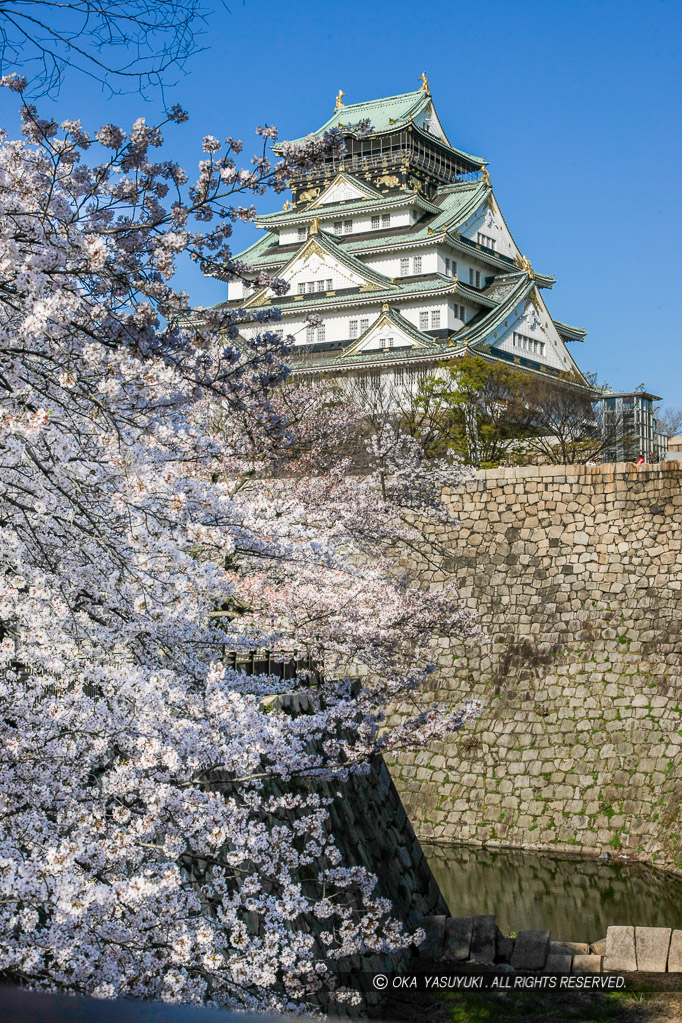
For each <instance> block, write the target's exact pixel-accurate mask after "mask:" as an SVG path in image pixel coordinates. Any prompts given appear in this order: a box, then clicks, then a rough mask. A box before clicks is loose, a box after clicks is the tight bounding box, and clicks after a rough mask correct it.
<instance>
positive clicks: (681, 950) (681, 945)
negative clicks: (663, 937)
mask: <svg viewBox="0 0 682 1023" xmlns="http://www.w3.org/2000/svg"><path fill="white" fill-rule="evenodd" d="M668 973H682V931H673V933H672V935H671V938H670V948H669V949H668Z"/></svg>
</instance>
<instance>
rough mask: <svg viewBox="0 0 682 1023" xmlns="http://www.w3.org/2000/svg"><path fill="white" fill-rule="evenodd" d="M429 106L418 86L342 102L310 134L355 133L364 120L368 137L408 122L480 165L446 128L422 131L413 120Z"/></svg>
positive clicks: (473, 165) (427, 93)
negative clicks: (439, 133) (368, 126)
mask: <svg viewBox="0 0 682 1023" xmlns="http://www.w3.org/2000/svg"><path fill="white" fill-rule="evenodd" d="M428 106H431V107H432V108H433V111H434V113H435V105H434V103H433V99H432V97H431V93H430V91H429V90H427V89H423V88H421V89H417V90H416V91H415V92H405V93H400V94H398V95H396V96H386V97H384V98H383V99H374V100H366V101H363V102H360V103H348V104H341V105H340V106H338V107H337V108H336V109H335V110H334V112H333V114H332V116H331V117H330V118H329V119H328V120H327V121H325V123H324V124H323V125H322V126H321V127H320V128H317V129H316V130H315V131H313V132H310V135H312V136H313V137H316V138H319V137H320V136H322V135H324V133H325V132H327V131H329V130H331V129H332V128H341V130H342V131H343V132H344V133H346V134H348V135H354V136H356V137H357V135H358V133H357V132H356V131H355V130H354V128H355V126H356V125H357V124H358V123H359V122H361V121H367V120H369V121H370V123H371V125H372V130H371V132H370V137H376V136H379V135H384V134H389V133H394V132H396V131H399V130H400V129H401V128H405V127H407V126H408V125H410V126H411V127H412V128H413V129H414V130H416V131H417V132H418V133H419V134H420V136H421V137H423V138H426V139H428V141H429V142H434V143H440V145H442V146H443V147H444V148H446V149H448V150H449V151H450V152H452V153H453V154H454V155H456V156H457V157H459V158H460V159H461V160H462V161H463V162H465V163H469V164H471V168H472V170H476V169H480V168H481V167H483V166H484V165H485V163H486V161H485V160H484V159H483V157H480V156H474V155H473V154H472V153H465V152H464V150H461V149H456V148H455V147H454V146H453V145H451V143H450V141H449V139H448V138H447V136H446V135H445V132H443V138H439V137H438V136H437V135H432V134H430V133H429V132H426V131H424V130H423V129H422V128H420V127H419V126H418V125H417V124H415V123H414V119H415V118H416V117H417V116H418V115H419V114H421V113H422V112H423V111H424V110H425V109H426V108H427V107H428ZM391 115H392V116H391ZM436 116H437V115H436ZM441 130H442V129H441ZM307 137H308V136H303V137H301V138H298V139H293V140H292V144H293V145H300V144H302V143H304V142H305V140H306V138H307ZM275 151H276V152H280V151H281V145H279V144H276V145H275Z"/></svg>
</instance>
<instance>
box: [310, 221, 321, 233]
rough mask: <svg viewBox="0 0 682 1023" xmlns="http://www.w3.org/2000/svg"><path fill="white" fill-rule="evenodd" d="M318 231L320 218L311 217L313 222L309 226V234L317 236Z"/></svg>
mask: <svg viewBox="0 0 682 1023" xmlns="http://www.w3.org/2000/svg"><path fill="white" fill-rule="evenodd" d="M319 230H320V218H319V217H313V222H312V224H311V225H310V233H311V234H318V233H319Z"/></svg>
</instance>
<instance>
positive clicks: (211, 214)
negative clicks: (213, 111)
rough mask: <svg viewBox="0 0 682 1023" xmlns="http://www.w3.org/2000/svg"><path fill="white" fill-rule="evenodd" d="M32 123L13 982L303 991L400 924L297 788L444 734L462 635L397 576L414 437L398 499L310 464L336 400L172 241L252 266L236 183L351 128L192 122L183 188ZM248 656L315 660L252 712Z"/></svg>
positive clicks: (0, 467) (11, 458) (12, 671)
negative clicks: (439, 672)
mask: <svg viewBox="0 0 682 1023" xmlns="http://www.w3.org/2000/svg"><path fill="white" fill-rule="evenodd" d="M3 84H6V85H9V87H10V88H13V89H15V91H18V92H21V91H22V82H21V80H18V79H16V78H10V79H6V80H4V83H3ZM184 119H185V115H184V114H183V112H182V111H181V110H179V109H177V108H175V109H173V110H172V111H171V112H170V114H169V120H170V121H177V122H180V121H182V120H184ZM23 131H24V135H25V138H24V140H22V141H12V140H10V139H8V138H6V137H5V138H3V139H2V141H1V143H0V206H1V215H0V531H1V532H0V536H1V540H2V547H1V550H2V555H1V557H2V569H1V572H0V628H1V634H0V652H1V656H2V661H1V664H0V687H1V691H2V701H3V712H2V716H1V718H0V813H1V822H2V825H1V829H0V916H1V918H2V920H1V933H2V938H0V970H2V971H3V976H4V977H5V978H6V979H7V978H10V979H13V980H15V981H16V980H18V981H19V982H21V983H27V984H31V985H35V986H39V987H47V988H60V989H66V990H71V991H78V992H84V993H88V994H96V995H100V996H111V997H113V996H129V997H140V998H157V999H164V1000H168V1001H187V1002H211V1003H214V1004H218V1005H251V1006H273V1007H280V1008H281V1007H283V1006H291V1005H292V1004H294V1003H295V1004H297V1005H305V1004H306V999H307V998H308V997H309V995H310V994H311V992H314V990H315V987H316V985H318V984H319V983H320V978H323V977H324V976H325V974H326V973H327V972H328V966H329V962H330V961H331V960H333V959H335V958H340V957H344V956H347V955H349V954H353V953H356V952H366V951H371V950H387V949H391V948H397V947H400V946H402V945H404V944H405V943H406V942H408V941H409V940H410V938H409V936H407V935H406V934H405V933H404V932H403V929H402V927H401V926H400V925H399V924H398V923H397V922H396V921H395V920H393V919H392V917H391V913H390V906H389V905H387V904H386V903H385V902H384V901H382V900H380V899H377V898H376V897H375V896H374V895H373V888H374V880H373V878H372V877H371V876H370V875H368V874H367V873H366V872H364V871H362V870H359V869H356V868H348V867H345V866H344V864H343V863H342V862H341V859H340V855H339V853H338V851H337V849H336V848H335V846H334V843H333V840H332V838H331V835H330V831H329V828H328V826H327V808H326V805H325V801H324V800H323V799H322V798H321V796H320V795H319V793H317V792H316V791H315V786H314V784H311V779H312V780H313V781H314V779H315V778H326V779H329V778H335V777H339V778H342V777H344V775H345V774H347V772H349V771H361V770H363V769H364V765H366V762H367V758H368V756H369V755H370V754H372V753H374V752H376V751H380V750H382V749H386V748H400V747H402V746H406V745H419V744H422V743H425V742H426V741H428V739H429V738H430V737H432V736H434V735H441V734H444V732H446V731H448V730H456V729H457V728H459V727H461V725H462V723H463V722H464V720H466V719H467V717H469V716H471V715H472V714H473V713H475V711H476V707H475V706H474V705H470V706H466V707H464V708H460V709H457V710H455V711H448V710H446V709H444V708H441V707H439V706H436V705H429V706H428V708H427V709H426V710H423V709H419V707H418V705H417V703H416V702H414V701H415V695H416V691H417V689H418V687H419V685H420V683H421V682H422V681H423V679H424V677H425V675H426V674H428V671H429V663H428V662H429V652H430V647H431V642H432V637H433V636H440V635H444V634H453V633H462V632H463V631H466V630H468V629H470V628H472V627H473V626H472V623H471V622H470V620H469V618H468V617H467V616H466V615H465V614H463V613H462V612H461V611H460V610H459V609H458V608H457V605H456V603H455V600H454V595H453V594H452V593H450V592H448V591H444V592H441V593H438V594H433V593H426V592H421V591H419V590H417V589H415V588H414V587H413V586H412V585H411V582H410V580H409V579H408V578H404V577H403V576H402V575H401V574H400V573H399V572H398V571H397V570H396V564H395V558H396V554H395V551H396V549H400V548H401V546H402V548H403V551H404V545H405V544H409V543H413V542H417V539H418V534H417V533H416V531H415V529H414V527H413V526H412V525H410V522H409V521H408V517H406V516H405V515H404V514H403V513H402V511H401V505H402V504H403V503H404V498H405V496H406V494H407V493H408V491H409V493H410V495H411V498H412V503H414V501H415V500H416V499H417V498H418V496H419V494H420V492H421V483H420V480H421V479H422V475H420V473H421V467H420V463H419V457H418V453H415V451H411V452H410V451H408V452H407V453H405V452H404V451H402V452H400V451H399V450H398V448H399V445H397V443H396V441H395V438H394V437H391V436H389V435H388V433H387V434H386V435H385V436H379V437H377V438H375V440H374V442H373V443H374V450H375V452H378V454H379V456H380V458H381V462H382V466H383V469H384V470H385V468H386V465H387V460H388V461H390V457H394V463H395V465H394V469H395V471H394V472H393V474H392V475H391V474H389V476H390V478H391V480H392V481H393V482H392V483H391V485H389V486H388V487H387V486H386V476H385V472H384V477H383V479H384V485H383V487H381V486H379V485H378V483H377V479H376V477H375V475H373V474H371V473H370V474H368V475H367V474H366V475H364V476H362V477H361V478H351V477H349V476H348V474H347V473H346V472H345V471H344V464H343V462H342V461H341V462H333V463H332V464H326V465H323V466H322V467H320V466H319V464H318V465H317V467H316V463H315V458H314V452H315V450H316V447H319V444H318V441H319V439H320V438H321V437H322V438H325V437H333V438H336V439H337V440H338V438H339V437H340V436H341V435H342V432H343V430H345V429H346V428H347V427H348V424H349V422H350V420H351V418H352V415H351V414H350V413H349V411H348V407H347V406H346V405H344V403H343V402H341V403H338V404H336V405H335V404H334V403H329V402H325V401H318V400H316V399H314V396H311V394H310V393H309V392H306V391H305V390H303V391H301V392H298V394H297V396H296V397H295V398H292V397H291V396H289V397H286V392H282V391H277V390H276V389H277V387H278V385H279V384H281V382H282V381H283V379H284V377H285V376H286V368H285V365H284V363H285V358H286V349H285V347H284V346H283V343H282V342H281V341H280V340H279V339H278V337H277V335H276V334H275V333H272V332H270V331H268V329H267V327H268V322H267V321H268V320H273V321H274V320H277V318H278V313H277V311H276V310H274V309H273V310H272V312H269V313H267V314H264V315H263V320H264V321H265V322H264V323H263V328H264V329H263V332H262V333H261V335H259V337H257V338H256V339H255V340H251V341H249V342H248V343H246V342H244V341H242V340H241V339H239V337H238V328H239V315H238V314H234V313H230V314H229V315H228V314H226V313H222V312H221V311H220V310H218V311H211V312H205V313H202V315H201V317H200V322H201V324H202V326H201V328H200V329H199V327H197V326H196V324H197V323H198V322H199V320H196V319H195V320H191V318H190V317H189V309H188V303H187V297H186V296H185V295H184V294H183V293H181V292H179V291H178V290H177V289H176V288H175V286H174V283H173V276H174V272H175V267H176V260H177V257H178V255H179V254H180V253H188V254H189V255H190V256H191V258H193V259H195V260H197V261H198V262H199V263H200V265H202V266H203V267H204V268H205V269H208V270H210V268H211V266H212V265H213V264H214V263H216V262H219V263H220V264H221V266H222V267H223V268H224V267H228V268H229V269H230V272H232V273H234V274H243V273H244V272H245V271H246V270H248V268H244V267H239V266H236V265H234V264H232V263H231V262H230V253H229V247H228V245H229V235H230V230H231V224H232V223H233V222H234V221H235V220H236V219H239V218H249V217H251V216H252V215H253V211H252V209H251V208H250V207H245V206H241V205H239V203H240V200H241V198H242V196H244V195H248V194H249V193H251V194H260V193H261V192H262V191H263V190H264V189H265V188H266V187H273V188H275V189H277V190H281V189H282V188H283V187H284V186H285V184H286V180H287V176H288V174H289V173H290V172H291V169H292V167H295V166H301V165H303V164H306V163H310V162H311V161H315V160H316V159H320V157H321V154H322V153H323V152H324V150H325V149H329V148H330V147H331V148H334V147H337V148H338V147H339V146H340V145H342V142H341V140H340V139H339V138H338V137H337V136H335V135H334V134H331V135H329V136H328V137H326V138H325V139H323V140H320V141H316V140H310V141H308V142H306V143H305V144H304V146H303V147H301V148H299V149H294V148H292V147H285V159H284V160H283V161H281V162H279V163H277V164H272V163H271V161H270V160H269V159H268V156H267V154H266V151H265V149H263V151H262V153H261V154H260V155H259V156H257V157H254V158H253V160H252V161H251V163H250V164H247V165H246V166H245V167H242V168H241V169H240V167H239V166H238V164H237V157H238V154H239V152H240V149H241V144H240V143H239V142H237V141H236V140H234V139H227V140H226V141H225V142H224V143H220V142H219V141H218V140H217V139H215V138H212V137H209V138H206V139H205V140H204V152H205V158H204V159H203V161H202V163H201V164H200V167H199V176H198V178H197V180H196V181H195V182H193V183H191V184H190V183H189V182H188V179H187V176H186V175H185V173H184V172H183V171H182V170H181V169H180V168H179V167H178V166H177V165H176V164H175V163H173V162H172V161H170V160H167V159H162V158H161V156H160V155H159V158H158V159H156V160H155V158H154V151H155V150H158V149H159V148H160V147H161V145H162V142H163V139H162V135H161V130H160V128H158V127H149V126H147V125H146V124H145V122H144V121H143V120H139V121H137V122H136V123H135V124H134V125H133V127H132V130H131V131H130V132H129V133H124V132H123V131H121V130H120V129H119V128H117V127H114V126H112V125H105V126H104V127H103V128H101V129H100V130H99V131H97V132H96V133H95V135H94V137H91V136H89V135H88V134H87V133H86V131H85V130H84V129H83V127H82V126H81V124H80V123H79V122H77V121H69V122H64V123H63V124H62V125H61V126H59V125H57V124H55V123H53V122H50V121H44V120H41V119H40V118H39V117H38V115H37V113H36V111H35V110H34V109H33V108H32V107H30V106H28V105H25V106H24V108H23ZM259 131H260V134H261V135H262V136H264V139H263V142H264V144H265V143H266V142H267V140H268V139H270V138H273V137H274V136H275V132H274V130H273V129H271V128H265V129H259ZM260 283H270V284H271V285H272V287H273V288H274V289H275V291H280V292H282V291H283V290H284V289H285V287H286V286H285V285H282V283H281V282H278V281H276V280H272V281H271V280H269V279H268V280H267V281H266V280H264V279H262V280H261V282H260ZM183 323H184V324H185V326H184V327H183ZM188 323H189V324H190V327H187V324H188ZM192 324H194V325H192ZM292 401H293V402H294V403H298V404H297V411H296V410H295V411H296V415H292V408H291V403H292ZM294 420H296V422H294ZM292 431H293V432H292ZM296 431H298V433H296ZM297 443H298V444H302V451H303V452H304V453H303V454H300V455H299V454H295V455H292V454H291V453H292V452H295V450H296V448H295V445H296V444H297ZM283 452H289V469H288V470H287V471H288V473H289V475H288V476H287V478H286V479H283V478H282V472H281V466H282V457H283V456H282V453H283ZM391 452H392V453H393V454H392V455H391ZM398 455H399V456H400V457H398ZM405 459H407V462H406V461H405ZM292 465H295V467H296V469H297V471H294V470H293V468H292ZM401 465H402V469H401ZM302 468H305V469H306V471H305V472H304V471H301V469H302ZM401 472H402V475H401ZM443 472H444V473H445V476H446V477H447V478H448V479H450V480H451V479H452V478H454V476H456V472H455V473H454V476H453V471H450V470H443ZM406 476H409V485H408V483H407V482H405V480H406ZM444 478H445V477H444ZM401 481H402V482H401ZM431 489H432V488H431ZM427 492H428V493H431V490H430V489H429V487H428V486H427V487H425V488H424V493H427ZM426 503H429V502H426ZM430 503H431V504H432V509H431V513H432V514H441V512H442V510H441V509H440V508H438V507H436V505H435V504H434V503H433V502H430ZM253 649H290V650H291V649H297V650H299V651H306V652H308V653H309V654H310V655H311V656H312V657H313V658H314V659H316V660H317V661H318V662H321V661H322V659H324V666H325V681H324V683H323V684H320V683H319V682H314V681H313V680H312V679H311V678H306V677H303V678H301V679H299V680H298V682H297V683H296V685H297V687H298V688H300V689H305V690H307V692H308V700H309V708H310V712H309V713H306V714H299V715H295V714H292V713H286V712H285V711H283V710H274V711H272V712H270V713H266V712H265V709H264V703H263V700H264V697H267V696H269V695H272V694H273V693H276V692H278V691H279V690H280V689H281V688H282V683H280V682H278V680H277V679H276V678H272V677H263V676H258V677H253V676H251V677H249V676H246V675H244V674H242V673H240V672H237V671H235V670H234V669H233V668H229V667H226V665H225V658H224V652H225V651H240V650H253ZM351 679H353V680H354V681H351ZM291 685H292V683H291V682H290V683H287V686H288V687H291ZM389 703H392V704H396V703H398V704H400V706H401V708H402V710H403V715H402V720H401V724H400V725H399V726H397V727H396V728H393V729H388V728H384V730H383V731H382V723H383V721H384V718H383V712H382V708H383V707H384V706H386V705H387V704H389ZM302 779H306V784H303V783H302ZM303 878H305V880H303ZM254 920H256V921H258V922H259V926H254ZM310 921H314V922H315V928H313V929H311V927H310V925H309V924H310ZM313 930H314V931H315V933H316V935H317V937H314V936H313V933H312V931H313Z"/></svg>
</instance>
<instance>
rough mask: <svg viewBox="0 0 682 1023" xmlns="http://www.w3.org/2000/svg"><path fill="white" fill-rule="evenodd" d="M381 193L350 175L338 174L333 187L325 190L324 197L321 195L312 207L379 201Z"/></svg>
mask: <svg viewBox="0 0 682 1023" xmlns="http://www.w3.org/2000/svg"><path fill="white" fill-rule="evenodd" d="M379 198H381V193H380V192H377V191H375V189H373V188H370V187H369V186H367V185H365V184H364V183H363V182H361V181H358V180H357V178H353V177H351V175H350V174H344V173H343V172H341V173H340V174H337V175H336V177H335V178H334V180H333V181H332V183H331V185H329V187H328V188H325V190H324V192H323V193H322V195H319V196H318V197H317V198H316V199H315V200H314V202H312V203H311V204H310V205H311V206H331V205H332V203H336V202H347V201H348V200H349V199H353V200H358V199H379Z"/></svg>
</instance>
